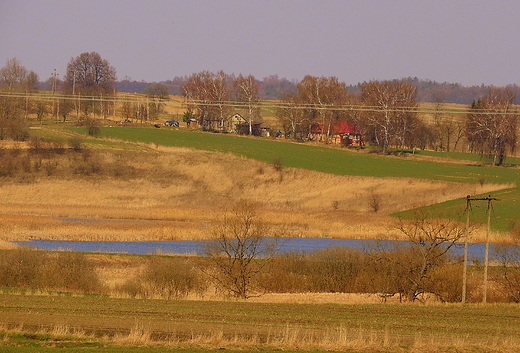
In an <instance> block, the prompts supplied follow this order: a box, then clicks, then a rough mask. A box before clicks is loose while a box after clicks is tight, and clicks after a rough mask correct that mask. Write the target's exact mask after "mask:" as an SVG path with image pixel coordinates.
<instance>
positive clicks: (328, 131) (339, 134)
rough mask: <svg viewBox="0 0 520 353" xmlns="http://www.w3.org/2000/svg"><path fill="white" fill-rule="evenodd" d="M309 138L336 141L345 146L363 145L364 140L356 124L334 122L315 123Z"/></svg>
mask: <svg viewBox="0 0 520 353" xmlns="http://www.w3.org/2000/svg"><path fill="white" fill-rule="evenodd" d="M309 139H310V140H312V141H319V142H326V143H336V144H342V145H345V146H363V145H364V141H363V138H362V135H361V133H360V132H359V131H358V129H357V126H356V124H354V123H347V122H333V123H329V124H325V125H324V124H321V123H314V124H313V125H312V127H311V132H310V134H309Z"/></svg>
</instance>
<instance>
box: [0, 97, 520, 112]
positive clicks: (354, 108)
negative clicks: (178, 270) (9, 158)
mask: <svg viewBox="0 0 520 353" xmlns="http://www.w3.org/2000/svg"><path fill="white" fill-rule="evenodd" d="M0 97H7V98H9V97H11V98H24V99H40V100H48V101H55V100H72V101H79V102H110V103H140V104H142V103H147V102H148V103H151V102H153V103H156V104H164V105H168V104H174V105H179V106H206V107H231V108H244V107H246V106H247V103H244V102H237V101H213V100H212V101H207V100H196V99H187V100H183V101H181V100H178V99H164V98H154V97H146V96H135V95H132V94H128V95H123V96H113V95H101V96H98V95H96V96H93V95H71V94H55V93H54V94H52V93H27V92H0ZM252 106H253V108H260V109H267V110H279V109H287V110H317V111H320V110H323V111H325V110H326V111H343V112H360V113H363V112H370V113H377V112H398V113H416V114H430V115H459V114H469V113H471V114H477V115H487V114H501V115H519V112H518V111H508V112H500V111H495V110H493V111H473V110H470V109H467V108H464V109H427V108H424V107H419V106H414V107H392V108H384V107H379V106H368V105H363V104H342V105H335V104H303V103H297V104H293V103H288V102H271V101H269V102H268V101H259V102H257V103H255V104H253V105H252Z"/></svg>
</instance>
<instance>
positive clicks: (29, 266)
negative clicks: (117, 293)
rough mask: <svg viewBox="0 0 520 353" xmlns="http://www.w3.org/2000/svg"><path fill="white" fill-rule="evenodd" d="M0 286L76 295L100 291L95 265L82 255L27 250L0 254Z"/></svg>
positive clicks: (5, 251) (68, 252) (100, 286)
mask: <svg viewBox="0 0 520 353" xmlns="http://www.w3.org/2000/svg"><path fill="white" fill-rule="evenodd" d="M0 286H2V287H14V288H26V289H37V290H51V291H67V292H77V293H100V292H101V291H102V285H101V281H100V280H99V278H98V276H97V275H96V273H95V266H94V264H93V263H92V262H91V261H89V259H88V258H87V257H86V256H85V255H83V254H81V253H78V252H72V251H61V252H57V253H50V252H46V251H39V250H33V249H28V248H19V249H14V250H3V251H2V252H1V256H0Z"/></svg>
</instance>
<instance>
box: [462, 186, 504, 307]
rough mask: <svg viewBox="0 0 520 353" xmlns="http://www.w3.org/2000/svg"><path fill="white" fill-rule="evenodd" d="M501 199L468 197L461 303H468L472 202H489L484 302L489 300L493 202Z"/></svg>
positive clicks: (483, 289)
mask: <svg viewBox="0 0 520 353" xmlns="http://www.w3.org/2000/svg"><path fill="white" fill-rule="evenodd" d="M497 200H499V199H497V198H493V197H491V195H489V196H488V197H483V198H471V197H470V195H468V196H466V232H465V237H464V238H465V242H464V267H463V271H462V299H461V302H462V303H465V302H466V287H467V273H468V272H467V271H468V270H467V268H468V238H469V212H470V210H471V201H487V229H486V249H485V253H484V283H483V286H482V302H483V303H485V302H486V300H487V282H488V266H489V233H490V229H491V201H497Z"/></svg>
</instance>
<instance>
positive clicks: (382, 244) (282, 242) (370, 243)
mask: <svg viewBox="0 0 520 353" xmlns="http://www.w3.org/2000/svg"><path fill="white" fill-rule="evenodd" d="M268 240H272V238H268ZM277 240H278V242H279V251H280V252H282V253H288V252H312V251H316V250H320V249H324V248H328V247H334V246H344V247H350V248H354V249H374V248H386V249H389V248H392V247H393V246H395V245H399V246H406V245H409V243H408V242H404V241H391V240H382V241H374V240H359V239H328V238H277ZM15 243H16V244H18V245H21V246H29V247H33V248H36V249H42V250H73V251H79V252H100V253H126V254H136V255H149V254H156V253H166V254H185V255H193V254H194V255H203V254H204V252H203V246H204V242H202V241H189V240H179V241H125V242H119V241H62V240H31V241H26V242H15ZM484 251H485V246H484V244H469V246H468V256H469V258H470V259H471V260H474V261H475V260H476V261H484ZM450 253H451V254H452V255H453V256H463V254H464V245H463V244H456V245H455V246H454V247H452V248H451V249H450ZM492 255H493V254H492V247H491V250H490V259H491V260H492Z"/></svg>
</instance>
